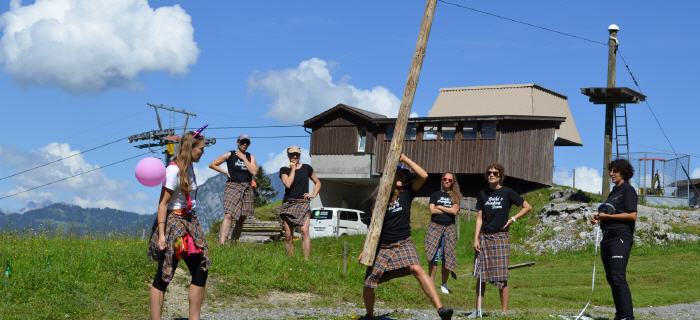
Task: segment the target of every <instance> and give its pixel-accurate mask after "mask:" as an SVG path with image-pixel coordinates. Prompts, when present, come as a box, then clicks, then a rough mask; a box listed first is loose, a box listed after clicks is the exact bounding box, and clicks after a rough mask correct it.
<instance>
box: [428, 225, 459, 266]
mask: <svg viewBox="0 0 700 320" xmlns="http://www.w3.org/2000/svg"><path fill="white" fill-rule="evenodd" d="M442 237H445V238H444V240H443V241H444V247H443V248H442V257H443V259H444V261H445V262H444V264H445V267H447V270H450V274H451V275H452V277H453V278H455V279H457V274H456V273H455V270H457V255H456V254H455V247H456V245H457V227H456V226H455V225H454V224H451V225H448V226H443V225H441V224H437V223H435V222H431V223H430V224H429V225H428V232H427V233H426V235H425V256H426V257H427V258H428V262H433V258H434V257H435V254H436V253H437V251H438V249H439V248H440V239H441V238H442Z"/></svg>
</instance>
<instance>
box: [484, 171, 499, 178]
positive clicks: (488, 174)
mask: <svg viewBox="0 0 700 320" xmlns="http://www.w3.org/2000/svg"><path fill="white" fill-rule="evenodd" d="M500 175H501V173H500V172H498V171H492V170H489V171H486V176H494V177H498V176H500Z"/></svg>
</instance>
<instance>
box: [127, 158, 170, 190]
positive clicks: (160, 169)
mask: <svg viewBox="0 0 700 320" xmlns="http://www.w3.org/2000/svg"><path fill="white" fill-rule="evenodd" d="M134 175H136V180H138V181H139V182H140V183H141V184H142V185H144V186H147V187H155V186H157V185H159V184H162V183H163V181H165V165H163V162H162V161H160V159H158V158H153V157H148V158H144V159H141V161H139V163H137V164H136V170H134Z"/></svg>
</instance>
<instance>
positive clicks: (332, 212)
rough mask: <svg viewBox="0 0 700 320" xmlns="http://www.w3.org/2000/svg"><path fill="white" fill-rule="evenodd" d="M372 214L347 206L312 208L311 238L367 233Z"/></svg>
mask: <svg viewBox="0 0 700 320" xmlns="http://www.w3.org/2000/svg"><path fill="white" fill-rule="evenodd" d="M369 221H370V215H369V214H366V213H364V212H363V211H360V210H354V209H345V208H325V207H324V208H313V209H311V225H310V228H309V229H310V230H309V233H310V234H311V238H319V237H335V236H343V235H353V234H366V233H367V226H369Z"/></svg>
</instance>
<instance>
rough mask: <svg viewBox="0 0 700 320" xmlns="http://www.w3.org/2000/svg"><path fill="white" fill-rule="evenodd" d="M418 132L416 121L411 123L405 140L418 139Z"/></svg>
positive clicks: (407, 128)
mask: <svg viewBox="0 0 700 320" xmlns="http://www.w3.org/2000/svg"><path fill="white" fill-rule="evenodd" d="M417 132H418V127H417V126H416V124H415V123H409V124H408V125H407V126H406V137H405V138H404V139H405V140H416V133H417Z"/></svg>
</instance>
